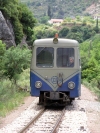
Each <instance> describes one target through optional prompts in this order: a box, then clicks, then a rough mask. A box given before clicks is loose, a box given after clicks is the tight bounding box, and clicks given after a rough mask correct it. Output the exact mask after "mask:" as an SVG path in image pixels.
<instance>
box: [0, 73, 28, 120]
mask: <svg viewBox="0 0 100 133" xmlns="http://www.w3.org/2000/svg"><path fill="white" fill-rule="evenodd" d="M25 73H26V72H25ZM20 80H21V81H22V82H24V81H23V80H22V79H20ZM28 84H29V83H28ZM15 87H16V86H15V85H14V84H13V82H12V81H10V80H9V79H2V80H1V82H0V117H1V116H2V117H4V116H6V115H7V114H8V113H9V112H10V111H11V110H13V109H14V108H16V107H18V106H19V105H20V104H22V103H23V100H24V97H26V96H28V95H29V92H28V93H27V92H17V91H16V88H15Z"/></svg>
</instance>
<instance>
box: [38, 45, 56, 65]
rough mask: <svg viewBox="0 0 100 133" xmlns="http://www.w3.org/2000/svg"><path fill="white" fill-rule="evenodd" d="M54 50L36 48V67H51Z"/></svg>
mask: <svg viewBox="0 0 100 133" xmlns="http://www.w3.org/2000/svg"><path fill="white" fill-rule="evenodd" d="M53 60H54V48H51V47H38V48H37V50H36V66H37V67H53V66H54V63H53Z"/></svg>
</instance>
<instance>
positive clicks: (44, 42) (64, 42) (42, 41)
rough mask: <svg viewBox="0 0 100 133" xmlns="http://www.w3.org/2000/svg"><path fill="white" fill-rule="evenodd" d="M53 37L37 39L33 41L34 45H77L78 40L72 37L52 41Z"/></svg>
mask: <svg viewBox="0 0 100 133" xmlns="http://www.w3.org/2000/svg"><path fill="white" fill-rule="evenodd" d="M53 39H54V38H46V39H37V40H35V41H34V43H33V45H34V46H53V47H54V46H55V47H57V46H74V47H77V46H78V45H79V43H78V41H76V40H72V39H63V38H58V43H57V44H54V43H53Z"/></svg>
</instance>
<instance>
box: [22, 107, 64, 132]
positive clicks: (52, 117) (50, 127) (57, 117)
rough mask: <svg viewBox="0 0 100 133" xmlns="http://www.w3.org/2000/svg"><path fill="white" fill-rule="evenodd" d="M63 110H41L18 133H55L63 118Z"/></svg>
mask: <svg viewBox="0 0 100 133" xmlns="http://www.w3.org/2000/svg"><path fill="white" fill-rule="evenodd" d="M64 113H65V108H63V110H62V109H45V108H44V109H42V110H41V111H40V112H39V113H38V114H37V115H36V116H35V117H34V118H33V119H32V120H31V121H30V122H29V124H28V125H26V126H25V127H24V128H23V129H22V130H21V131H20V132H19V133H33V132H34V133H35V132H36V133H40V132H41V131H42V132H46V133H55V132H56V128H57V127H58V125H59V122H60V121H61V119H62V118H63V115H64Z"/></svg>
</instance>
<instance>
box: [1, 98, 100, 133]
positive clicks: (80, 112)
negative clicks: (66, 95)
mask: <svg viewBox="0 0 100 133" xmlns="http://www.w3.org/2000/svg"><path fill="white" fill-rule="evenodd" d="M37 103H38V98H36V99H35V100H34V101H33V102H32V104H31V105H30V106H29V107H28V108H27V109H26V110H25V111H23V112H22V113H21V115H20V117H18V118H17V119H15V120H14V121H13V122H12V123H10V124H8V125H6V126H5V127H3V128H1V129H0V133H18V132H19V131H20V130H21V129H22V128H23V127H24V126H25V125H27V123H28V122H29V121H30V120H31V119H32V118H33V117H34V116H35V115H36V114H37V113H38V112H39V111H40V110H41V109H42V106H39V105H37ZM91 110H92V111H95V112H99V113H100V102H98V101H89V100H88V99H85V100H84V99H78V98H76V100H75V101H74V102H73V104H72V105H68V106H66V113H65V114H64V116H63V119H62V121H61V123H60V126H59V128H58V131H57V133H97V132H90V130H89V128H88V124H87V120H88V117H87V113H88V112H90V113H91ZM49 119H50V118H49ZM98 131H100V129H98ZM41 132H42V131H41ZM39 133H40V132H39ZM98 133H99V132H98Z"/></svg>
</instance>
